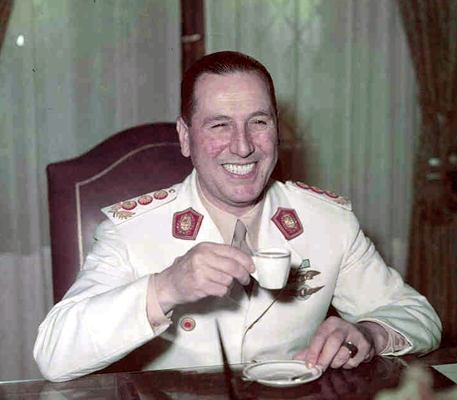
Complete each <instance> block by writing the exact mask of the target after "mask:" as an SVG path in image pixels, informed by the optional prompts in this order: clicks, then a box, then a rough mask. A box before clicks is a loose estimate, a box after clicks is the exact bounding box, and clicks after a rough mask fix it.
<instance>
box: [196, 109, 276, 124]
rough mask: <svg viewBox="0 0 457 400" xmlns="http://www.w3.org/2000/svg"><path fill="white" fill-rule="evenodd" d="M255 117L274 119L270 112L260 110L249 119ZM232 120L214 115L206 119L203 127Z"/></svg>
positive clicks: (250, 115)
mask: <svg viewBox="0 0 457 400" xmlns="http://www.w3.org/2000/svg"><path fill="white" fill-rule="evenodd" d="M253 117H267V118H271V119H273V114H272V113H271V112H269V111H265V110H258V111H254V112H253V113H251V114H249V115H248V118H247V119H251V118H253ZM231 119H232V118H231V117H229V116H228V115H224V114H217V115H213V116H211V117H207V118H205V119H204V120H203V126H205V125H208V124H211V123H214V122H218V121H229V120H231Z"/></svg>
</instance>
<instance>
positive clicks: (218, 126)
mask: <svg viewBox="0 0 457 400" xmlns="http://www.w3.org/2000/svg"><path fill="white" fill-rule="evenodd" d="M224 126H227V124H226V123H224V122H221V123H219V124H215V125H213V126H211V128H212V129H216V128H223V127H224Z"/></svg>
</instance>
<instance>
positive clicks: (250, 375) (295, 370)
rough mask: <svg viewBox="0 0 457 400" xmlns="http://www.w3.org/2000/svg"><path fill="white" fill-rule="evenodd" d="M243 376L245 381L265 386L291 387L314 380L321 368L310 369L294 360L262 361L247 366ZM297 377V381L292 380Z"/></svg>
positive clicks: (306, 364) (302, 362)
mask: <svg viewBox="0 0 457 400" xmlns="http://www.w3.org/2000/svg"><path fill="white" fill-rule="evenodd" d="M243 375H244V377H245V379H246V380H250V381H256V382H259V383H261V384H263V385H266V386H273V387H292V386H298V385H302V384H303V383H306V382H311V381H314V380H316V379H317V378H319V377H320V376H321V375H322V368H321V367H319V366H318V365H316V366H314V367H310V366H309V365H308V363H306V362H304V361H296V360H283V361H263V362H258V363H255V364H251V365H248V366H247V367H246V368H245V369H244V370H243ZM301 375H303V376H301ZM298 376H300V378H299V379H292V378H294V377H298Z"/></svg>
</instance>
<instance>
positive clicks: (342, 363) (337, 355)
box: [294, 317, 388, 371]
mask: <svg viewBox="0 0 457 400" xmlns="http://www.w3.org/2000/svg"><path fill="white" fill-rule="evenodd" d="M387 341H388V333H387V331H386V330H385V329H384V328H383V327H382V326H381V325H379V324H377V323H375V322H359V323H357V324H351V323H350V322H347V321H345V320H343V319H341V318H338V317H329V318H327V319H326V320H325V321H324V322H323V323H322V324H321V325H320V326H319V328H318V330H317V332H316V333H315V335H314V337H313V338H312V339H311V343H310V345H309V347H307V348H306V349H304V350H303V351H301V352H300V353H297V354H296V355H295V356H294V359H296V360H303V361H308V362H309V363H311V364H315V365H320V366H321V367H322V368H323V370H324V371H325V370H326V369H327V368H328V367H331V368H341V367H342V368H346V369H350V368H355V367H357V366H359V364H360V363H362V362H369V361H371V359H372V358H373V357H374V356H375V355H376V354H379V353H380V352H381V351H382V350H383V349H384V348H385V346H386V345H387ZM345 342H351V343H353V344H354V345H355V346H357V349H358V351H357V354H355V356H354V357H352V358H351V353H350V351H349V349H348V348H347V347H346V346H344V343H345Z"/></svg>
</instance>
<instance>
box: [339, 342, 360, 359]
mask: <svg viewBox="0 0 457 400" xmlns="http://www.w3.org/2000/svg"><path fill="white" fill-rule="evenodd" d="M343 346H344V347H346V348H347V349H348V350H349V356H350V357H351V358H354V357H355V356H356V354H357V353H358V352H359V349H358V348H357V346H356V345H355V344H354V343H352V342H349V341H348V342H343Z"/></svg>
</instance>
